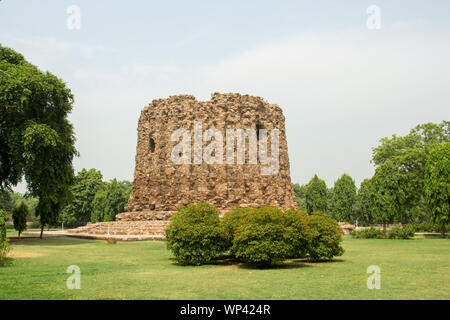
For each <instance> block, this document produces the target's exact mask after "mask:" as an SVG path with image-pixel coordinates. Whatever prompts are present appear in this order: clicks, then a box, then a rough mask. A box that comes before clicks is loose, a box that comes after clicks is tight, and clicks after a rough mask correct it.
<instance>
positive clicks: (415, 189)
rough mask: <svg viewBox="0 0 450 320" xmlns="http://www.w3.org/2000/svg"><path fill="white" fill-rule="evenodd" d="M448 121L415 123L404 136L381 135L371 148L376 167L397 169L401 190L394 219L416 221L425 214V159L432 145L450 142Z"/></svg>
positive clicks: (434, 146)
mask: <svg viewBox="0 0 450 320" xmlns="http://www.w3.org/2000/svg"><path fill="white" fill-rule="evenodd" d="M449 125H450V122H449V121H443V122H441V123H440V124H434V123H426V124H422V125H418V126H416V127H415V128H414V129H412V130H411V131H410V133H409V134H408V135H406V136H400V137H399V136H395V135H394V136H392V138H384V139H382V140H381V144H380V145H379V146H378V147H376V148H374V149H373V158H372V161H373V163H374V164H375V166H376V167H380V166H383V165H385V164H387V163H391V164H390V166H392V167H393V168H395V170H396V171H397V173H396V175H397V178H398V180H399V181H400V183H399V185H398V187H399V189H400V190H399V192H400V193H401V195H402V197H401V199H398V200H399V201H400V205H399V208H398V209H399V213H398V220H400V221H403V222H417V220H419V222H420V220H423V219H424V218H425V217H426V209H425V206H424V194H425V192H424V191H425V190H424V187H425V166H426V159H427V157H428V155H429V153H430V152H431V150H433V149H434V148H436V147H437V146H439V145H440V144H442V143H445V142H450V127H449Z"/></svg>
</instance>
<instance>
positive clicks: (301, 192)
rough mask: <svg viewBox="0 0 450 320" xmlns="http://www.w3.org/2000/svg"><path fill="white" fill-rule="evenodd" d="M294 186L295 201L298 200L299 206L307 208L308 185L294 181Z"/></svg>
mask: <svg viewBox="0 0 450 320" xmlns="http://www.w3.org/2000/svg"><path fill="white" fill-rule="evenodd" d="M292 188H293V189H294V194H295V202H297V204H298V206H299V208H301V209H306V198H305V197H306V186H305V185H299V184H298V183H293V184H292Z"/></svg>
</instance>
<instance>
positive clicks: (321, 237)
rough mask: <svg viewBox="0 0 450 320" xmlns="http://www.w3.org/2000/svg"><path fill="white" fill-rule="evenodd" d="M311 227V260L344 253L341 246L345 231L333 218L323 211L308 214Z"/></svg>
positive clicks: (324, 258)
mask: <svg viewBox="0 0 450 320" xmlns="http://www.w3.org/2000/svg"><path fill="white" fill-rule="evenodd" d="M307 224H308V226H309V228H310V231H309V232H310V240H309V241H308V255H309V258H310V259H311V260H314V261H318V260H329V259H332V258H333V257H335V256H341V255H343V254H344V249H343V248H342V246H341V242H342V235H343V231H342V229H341V227H340V226H339V224H338V223H337V222H336V220H334V219H333V218H331V217H329V216H328V215H327V214H325V213H323V212H320V211H318V212H314V213H313V214H312V215H310V216H308V218H307Z"/></svg>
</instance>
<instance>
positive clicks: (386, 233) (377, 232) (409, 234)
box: [350, 225, 415, 239]
mask: <svg viewBox="0 0 450 320" xmlns="http://www.w3.org/2000/svg"><path fill="white" fill-rule="evenodd" d="M414 232H415V228H414V226H413V225H407V226H406V227H401V226H394V227H392V228H391V229H390V230H381V229H377V228H374V227H370V228H365V229H359V230H353V231H352V232H351V233H350V235H351V236H352V237H354V238H358V239H411V238H413V237H414Z"/></svg>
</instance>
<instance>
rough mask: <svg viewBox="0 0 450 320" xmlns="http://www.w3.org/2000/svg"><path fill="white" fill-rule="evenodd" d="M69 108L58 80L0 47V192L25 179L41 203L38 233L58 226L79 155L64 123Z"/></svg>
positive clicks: (68, 95)
mask: <svg viewBox="0 0 450 320" xmlns="http://www.w3.org/2000/svg"><path fill="white" fill-rule="evenodd" d="M72 104H73V96H72V93H71V92H70V90H69V89H68V88H67V87H66V85H65V83H64V82H63V81H62V80H60V79H58V78H57V77H56V76H54V75H52V74H51V73H49V72H42V71H40V70H39V69H38V68H37V67H35V66H34V65H32V64H30V63H28V62H27V61H26V60H25V59H24V57H23V56H22V55H21V54H19V53H17V52H15V51H14V50H12V49H9V48H5V47H2V46H0V186H1V187H3V188H4V187H9V186H14V185H16V184H17V183H18V182H19V181H20V180H21V179H22V177H25V180H26V182H27V187H28V190H29V192H30V194H31V195H32V196H34V197H38V198H39V203H38V205H37V207H36V215H37V216H39V219H40V221H41V224H42V230H43V226H44V225H47V224H52V223H56V222H57V220H58V217H59V214H60V211H61V209H62V208H63V206H64V205H65V204H66V202H67V201H68V199H69V198H70V186H71V184H72V181H73V176H74V174H73V167H72V160H73V158H74V156H76V155H77V151H76V149H75V137H74V133H73V127H72V125H71V124H70V122H69V121H68V119H67V116H68V114H69V113H70V112H71V110H72Z"/></svg>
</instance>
